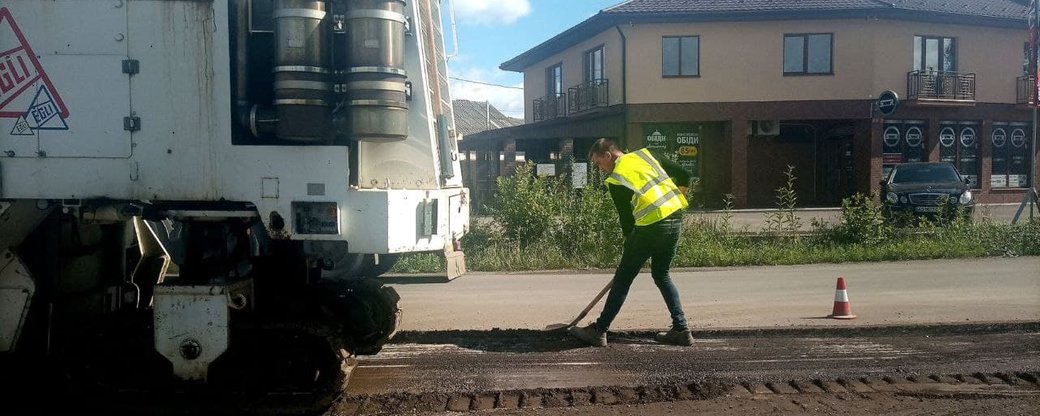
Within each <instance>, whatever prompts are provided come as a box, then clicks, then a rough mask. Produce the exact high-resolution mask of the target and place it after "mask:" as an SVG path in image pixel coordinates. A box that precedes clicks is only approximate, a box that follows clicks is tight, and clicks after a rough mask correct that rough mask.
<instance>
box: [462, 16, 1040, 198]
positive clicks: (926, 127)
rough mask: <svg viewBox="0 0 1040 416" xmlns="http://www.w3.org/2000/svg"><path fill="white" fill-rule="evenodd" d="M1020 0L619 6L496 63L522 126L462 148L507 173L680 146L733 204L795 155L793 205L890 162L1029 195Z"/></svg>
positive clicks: (838, 190) (1029, 133)
mask: <svg viewBox="0 0 1040 416" xmlns="http://www.w3.org/2000/svg"><path fill="white" fill-rule="evenodd" d="M1025 3H1026V2H1025V1H1024V0H1022V1H1013V0H887V1H880V0H832V1H800V0H770V1H767V0H720V1H698V0H631V1H627V2H624V3H621V4H618V5H616V6H614V7H610V8H607V9H605V10H602V11H601V12H599V13H598V14H596V15H594V16H592V17H591V18H589V19H587V20H585V21H584V22H582V23H580V24H578V25H576V26H574V27H571V28H570V29H567V30H566V31H564V32H562V33H559V34H557V35H555V36H553V37H552V38H550V39H549V40H547V41H545V42H543V43H541V44H539V45H537V46H535V47H533V48H531V49H530V50H528V51H526V52H524V53H522V54H520V55H518V56H516V57H515V58H513V59H510V60H509V61H507V62H505V63H503V64H502V65H501V68H502V69H505V70H510V71H518V72H523V74H524V89H525V93H524V94H525V100H526V102H525V118H526V120H525V121H526V124H524V125H522V126H517V127H511V128H505V129H498V130H492V131H488V132H483V133H479V134H476V135H473V136H470V137H468V138H467V144H466V150H467V151H468V152H469V153H470V154H473V155H477V154H480V155H482V156H483V159H484V160H487V161H489V163H497V164H500V165H501V166H496V167H497V168H498V169H497V170H498V171H499V172H503V173H507V172H509V171H510V170H511V168H512V167H513V166H515V163H516V162H515V161H516V154H517V153H518V152H522V153H523V154H524V157H525V158H526V160H527V161H534V162H551V161H559V160H564V159H565V158H566V156H573V157H574V158H575V159H576V160H578V161H584V159H585V155H586V153H587V150H588V148H589V146H590V144H591V143H592V142H593V141H594V140H595V139H596V138H598V137H611V138H614V139H616V140H618V141H620V142H621V143H622V144H623V146H624V147H626V148H628V149H630V150H634V149H637V148H640V147H644V146H645V147H650V148H657V149H661V150H663V151H666V152H668V153H670V154H672V155H673V156H674V157H675V158H676V159H677V160H678V161H679V162H680V163H682V164H684V165H685V166H687V167H688V168H689V169H690V170H691V171H693V172H694V174H695V175H696V176H697V177H699V180H700V187H701V194H700V199H701V202H702V203H705V204H706V205H709V206H711V205H714V206H717V205H719V204H720V203H721V201H722V199H723V196H724V195H725V194H732V195H733V196H734V197H735V201H734V202H735V205H736V206H737V207H768V206H772V205H773V201H774V190H775V189H776V188H777V187H779V186H781V185H782V184H783V183H784V181H785V179H786V178H785V177H784V175H783V171H784V170H785V168H786V167H787V166H794V174H795V176H797V178H798V179H797V181H796V183H797V188H798V196H799V201H800V205H802V206H812V205H817V206H835V205H838V204H839V203H840V201H841V199H842V198H844V197H847V196H849V195H851V194H853V193H856V192H860V193H871V192H874V191H877V190H878V189H879V181H881V180H882V178H883V177H884V175H885V174H886V172H887V170H888V169H889V168H890V167H891V166H892V165H894V164H897V163H903V162H909V161H926V160H927V161H939V160H944V161H951V162H953V163H955V164H956V165H957V167H958V168H959V169H960V170H961V173H962V174H964V175H965V176H966V177H967V178H968V179H969V180H970V181H971V183H972V185H973V187H974V188H976V189H977V191H976V192H975V193H976V194H977V195H979V200H980V201H981V202H1019V201H1021V200H1022V197H1023V195H1024V193H1025V190H1026V187H1027V186H1028V185H1027V184H1028V183H1029V180H1030V177H1031V175H1032V176H1035V175H1036V172H1032V173H1030V172H1029V166H1030V158H1034V159H1035V158H1036V157H1037V152H1036V151H1035V149H1030V142H1031V139H1032V137H1033V125H1032V120H1033V107H1031V106H1030V105H1029V103H1031V102H1032V101H1034V98H1033V97H1032V95H1031V94H1030V91H1033V90H1034V89H1033V88H1030V85H1032V84H1035V82H1034V81H1035V80H1034V79H1032V78H1031V77H1028V76H1026V75H1025V74H1026V72H1027V71H1026V69H1025V63H1026V62H1028V59H1027V58H1026V57H1025V54H1026V52H1027V51H1028V46H1027V43H1028V28H1027V16H1028V9H1027V5H1026V4H1025ZM889 90H890V91H893V92H895V93H896V94H897V95H898V97H899V98H900V100H899V101H900V103H899V106H898V107H897V108H896V109H895V111H894V112H892V113H891V114H884V113H885V112H883V111H881V109H879V107H878V97H879V96H880V95H882V93H883V92H885V91H889ZM1033 95H1035V94H1033ZM884 109H885V110H888V109H889V108H888V107H885V108H884ZM886 112H887V111H886Z"/></svg>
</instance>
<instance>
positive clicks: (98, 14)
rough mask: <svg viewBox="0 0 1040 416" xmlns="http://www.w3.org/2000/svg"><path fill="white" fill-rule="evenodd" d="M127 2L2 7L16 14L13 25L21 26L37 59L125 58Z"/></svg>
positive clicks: (20, 1)
mask: <svg viewBox="0 0 1040 416" xmlns="http://www.w3.org/2000/svg"><path fill="white" fill-rule="evenodd" d="M127 1H128V0H49V1H40V0H5V1H4V4H5V5H7V4H9V6H8V7H9V8H10V9H11V10H12V11H13V12H15V13H16V14H15V16H14V17H15V19H16V21H18V22H25V23H23V24H22V29H23V30H24V31H26V32H27V33H26V35H27V36H28V37H31V38H32V40H31V42H32V44H33V49H34V50H36V53H37V54H39V55H41V56H46V55H55V54H60V55H66V54H68V55H117V56H126V2H127ZM30 23H32V25H31V26H30Z"/></svg>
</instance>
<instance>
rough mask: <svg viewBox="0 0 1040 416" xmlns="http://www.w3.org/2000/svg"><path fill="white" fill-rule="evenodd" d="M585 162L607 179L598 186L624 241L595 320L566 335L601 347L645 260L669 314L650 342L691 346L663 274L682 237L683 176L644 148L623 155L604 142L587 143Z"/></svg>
mask: <svg viewBox="0 0 1040 416" xmlns="http://www.w3.org/2000/svg"><path fill="white" fill-rule="evenodd" d="M589 160H590V161H592V163H594V164H595V165H596V167H597V168H599V170H601V171H603V172H604V173H606V174H607V175H608V177H607V179H606V180H605V181H604V182H606V185H607V189H608V190H609V192H610V197H611V199H612V200H613V201H614V207H615V208H616V209H617V213H618V218H619V220H620V223H621V231H622V233H623V235H624V236H625V237H624V238H625V241H624V245H623V250H622V253H621V261H620V263H619V264H618V267H617V270H616V271H615V272H614V278H613V279H614V280H613V286H612V287H611V288H610V293H609V294H608V295H607V302H606V304H605V305H604V306H603V312H602V313H601V314H600V316H599V319H597V320H596V321H595V322H593V323H591V324H589V325H588V326H586V327H572V328H570V329H569V330H568V332H569V333H570V334H571V335H573V336H574V337H575V338H578V339H580V340H582V341H584V342H586V343H588V344H590V345H592V346H597V347H605V346H607V330H608V329H609V328H610V324H611V322H613V321H614V317H616V316H617V314H618V311H620V310H621V305H622V304H624V303H625V297H626V296H628V289H629V287H631V285H632V281H633V280H635V277H636V275H637V274H639V271H640V269H642V268H643V265H644V264H646V261H647V260H651V263H650V275H651V276H653V278H654V283H656V284H657V288H658V289H660V290H661V295H662V296H664V302H665V304H666V305H667V306H668V312H669V313H670V314H671V316H672V327H671V329H670V330H669V331H668V332H664V333H658V334H657V335H656V336H655V337H654V338H655V339H656V340H657V341H658V342H661V343H667V344H674V345H692V344H693V337H692V336H691V335H690V330H689V328H688V327H687V326H686V317H685V315H684V314H683V309H682V303H681V302H680V300H679V291H678V290H676V288H675V284H673V283H672V279H671V277H670V276H669V275H668V270H669V268H671V265H672V258H673V257H675V249H676V247H677V246H678V244H679V236H680V235H681V234H682V214H683V211H684V210H685V209H686V207H687V206H688V203H687V202H686V197H685V193H686V192H685V190H686V185H688V184H689V181H690V174H689V172H687V171H686V170H685V169H684V168H683V167H682V166H681V165H679V164H678V163H676V162H674V161H672V160H669V159H667V158H660V159H658V158H655V157H654V156H653V155H652V154H651V153H650V151H649V150H648V149H646V148H643V149H639V150H637V151H634V152H631V153H624V152H622V151H621V150H620V149H619V148H618V146H617V144H616V143H614V142H613V141H612V140H610V139H607V138H601V139H599V140H596V142H595V143H593V145H592V149H590V150H589ZM679 185H682V187H680V186H679Z"/></svg>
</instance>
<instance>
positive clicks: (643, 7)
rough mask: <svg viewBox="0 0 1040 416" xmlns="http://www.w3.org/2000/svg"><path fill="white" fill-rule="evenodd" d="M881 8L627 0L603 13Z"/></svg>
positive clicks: (756, 0)
mask: <svg viewBox="0 0 1040 416" xmlns="http://www.w3.org/2000/svg"><path fill="white" fill-rule="evenodd" d="M876 7H881V2H879V1H873V0H630V1H626V2H624V3H621V4H618V5H616V6H613V7H608V8H606V9H604V10H603V13H673V12H680V13H690V12H701V13H704V12H750V13H755V12H762V11H770V10H801V11H805V10H842V9H871V8H876Z"/></svg>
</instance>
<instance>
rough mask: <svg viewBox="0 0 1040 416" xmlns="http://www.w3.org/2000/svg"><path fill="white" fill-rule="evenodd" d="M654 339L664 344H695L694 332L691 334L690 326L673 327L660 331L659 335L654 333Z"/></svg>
mask: <svg viewBox="0 0 1040 416" xmlns="http://www.w3.org/2000/svg"><path fill="white" fill-rule="evenodd" d="M654 341H657V342H660V343H662V344H671V345H681V346H690V345H693V334H690V330H689V328H687V329H675V328H672V329H670V330H668V332H658V333H657V335H654Z"/></svg>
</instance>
